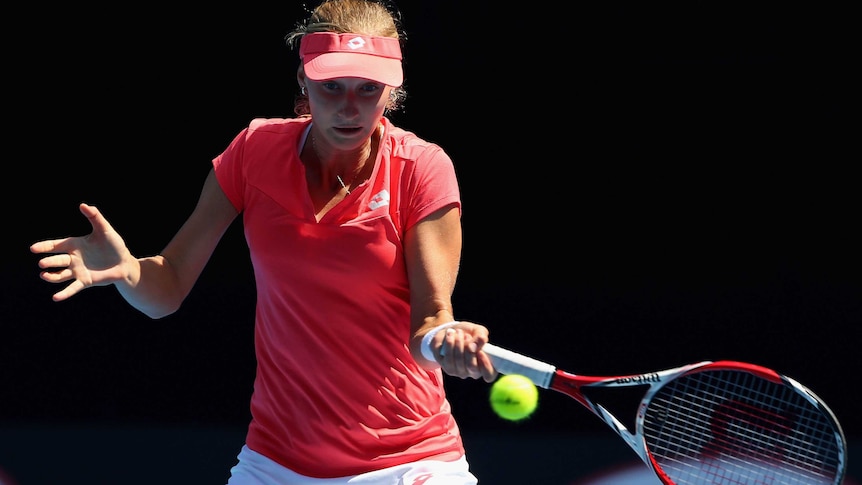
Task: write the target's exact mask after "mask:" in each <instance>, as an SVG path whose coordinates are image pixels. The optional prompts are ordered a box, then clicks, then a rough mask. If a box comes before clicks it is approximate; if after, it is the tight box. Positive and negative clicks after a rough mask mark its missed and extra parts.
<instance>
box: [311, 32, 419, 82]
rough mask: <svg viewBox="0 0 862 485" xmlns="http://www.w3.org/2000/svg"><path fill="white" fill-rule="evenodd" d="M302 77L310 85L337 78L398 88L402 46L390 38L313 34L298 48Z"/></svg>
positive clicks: (400, 80) (401, 75) (324, 33)
mask: <svg viewBox="0 0 862 485" xmlns="http://www.w3.org/2000/svg"><path fill="white" fill-rule="evenodd" d="M299 57H300V59H302V64H303V68H304V70H305V75H306V76H308V78H309V79H311V80H313V81H322V80H325V79H335V78H338V77H358V78H362V79H370V80H372V81H377V82H379V83H383V84H386V85H389V86H401V83H403V82H404V72H403V71H402V69H401V44H400V42H399V41H398V39H396V38H393V37H377V36H371V35H362V34H335V33H331V32H315V33H313V34H305V35H303V36H302V40H301V41H300V44H299Z"/></svg>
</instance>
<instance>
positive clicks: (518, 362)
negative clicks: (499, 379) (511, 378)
mask: <svg viewBox="0 0 862 485" xmlns="http://www.w3.org/2000/svg"><path fill="white" fill-rule="evenodd" d="M482 351H483V352H485V353H486V354H488V356H489V357H491V362H492V363H493V364H494V368H495V369H497V372H499V373H501V374H520V375H522V376H524V377H526V378H528V379H530V380H531V381H533V384H535V385H537V386H538V387H541V388H543V389H548V386H550V385H551V378H552V377H554V373H555V372H556V370H557V369H556V367H554V366H552V365H551V364H546V363H544V362H542V361H540V360H536V359H533V358H532V357H527V356H526V355H521V354H519V353H517V352H512V351H511V350H506V349H503V348H500V347H497V346H496V345H492V344H485V345H483V346H482Z"/></svg>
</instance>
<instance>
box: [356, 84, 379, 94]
mask: <svg viewBox="0 0 862 485" xmlns="http://www.w3.org/2000/svg"><path fill="white" fill-rule="evenodd" d="M381 89H383V85H382V84H379V83H366V84H363V85H362V86H360V88H359V90H360V92H361V93H362V94H377V93H378V92H379V91H380V90H381Z"/></svg>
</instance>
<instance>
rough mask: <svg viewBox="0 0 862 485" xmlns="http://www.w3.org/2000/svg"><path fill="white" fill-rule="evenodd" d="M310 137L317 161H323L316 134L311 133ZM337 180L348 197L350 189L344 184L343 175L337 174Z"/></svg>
mask: <svg viewBox="0 0 862 485" xmlns="http://www.w3.org/2000/svg"><path fill="white" fill-rule="evenodd" d="M309 135H310V136H311V149H312V150H314V154H315V155H316V156H317V159H318V160H320V161H323V157H321V156H320V151H319V150H318V149H317V138H315V137H314V133H309ZM335 179H336V180H338V183H339V184H340V185H341V188H342V189H344V190H346V191H347V195H350V189H349V188H348V187H347V185H346V184H345V183H344V180H342V178H341V175H338V174H335ZM339 190H340V189H339Z"/></svg>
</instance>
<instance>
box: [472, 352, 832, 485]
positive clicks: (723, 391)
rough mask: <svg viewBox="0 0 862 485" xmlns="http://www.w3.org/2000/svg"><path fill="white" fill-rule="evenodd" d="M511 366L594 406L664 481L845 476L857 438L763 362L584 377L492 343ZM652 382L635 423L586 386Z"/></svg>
mask: <svg viewBox="0 0 862 485" xmlns="http://www.w3.org/2000/svg"><path fill="white" fill-rule="evenodd" d="M482 350H484V352H485V353H486V354H488V356H490V357H491V360H492V362H493V363H494V367H495V368H496V369H497V371H498V372H500V373H502V374H521V375H524V376H526V377H528V378H529V379H530V380H532V381H533V383H535V384H536V386H538V387H541V388H544V389H553V390H555V391H558V392H561V393H563V394H565V395H567V396H569V397H571V398H574V399H575V400H576V401H578V402H579V403H581V404H582V405H584V406H585V407H586V408H587V409H589V410H590V411H592V412H593V413H594V414H596V415H597V416H598V417H599V418H601V419H602V420H603V421H604V422H605V423H606V424H607V425H608V426H610V427H611V429H613V430H614V431H616V432H617V434H618V435H619V436H620V437H622V438H623V440H625V442H626V443H628V445H629V446H630V447H631V448H632V449H633V450H634V451H635V452H636V453H637V454H638V456H639V457H640V458H641V459H642V460H643V461H644V463H646V465H647V466H648V467H649V468H650V469H651V470H652V471H654V472H655V474H656V475H657V476H658V478H659V479H660V480H661V481H662V483H664V484H670V485H695V484H696V485H702V484H734V485H736V484H750V485H765V484H798V485H803V484H804V485H820V484H835V485H838V484H840V483H841V481H842V478H843V476H844V470H845V467H846V460H847V443H846V441H845V439H844V433H843V431H842V430H841V426H840V424H839V423H838V420H837V419H836V418H835V415H834V414H833V413H832V411H831V410H830V409H829V407H827V406H826V404H825V403H824V402H823V401H822V400H820V398H818V397H817V396H816V395H814V393H812V392H811V391H810V390H808V389H807V388H806V387H805V386H803V385H802V384H800V383H799V382H797V381H795V380H793V379H791V378H789V377H786V376H783V375H781V374H778V373H777V372H775V371H773V370H771V369H768V368H765V367H760V366H757V365H754V364H749V363H745V362H737V361H727V360H725V361H716V362H711V361H704V362H699V363H696V364H690V365H685V366H682V367H677V368H673V369H667V370H663V371H658V372H651V373H647V374H633V375H623V376H605V377H595V376H581V375H575V374H570V373H568V372H565V371H562V370H559V369H557V368H555V367H554V366H552V365H550V364H546V363H544V362H541V361H538V360H536V359H533V358H530V357H527V356H524V355H521V354H518V353H515V352H512V351H510V350H506V349H502V348H500V347H497V346H495V345H492V344H485V346H484V347H482ZM633 386H643V387H644V388H645V394H644V396H643V398H642V399H641V401H640V404H639V406H638V408H637V416H636V418H635V421H634V423H635V424H634V430H630V429H628V428H627V427H626V426H625V425H623V424H622V422H621V421H620V420H619V419H617V418H616V417H615V416H613V415H612V414H611V413H610V412H609V411H608V409H607V408H606V407H605V406H603V405H601V404H599V403H598V402H596V401H594V400H593V399H591V398H590V397H588V396H587V395H586V394H585V392H584V391H587V390H588V389H597V388H622V387H633Z"/></svg>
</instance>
